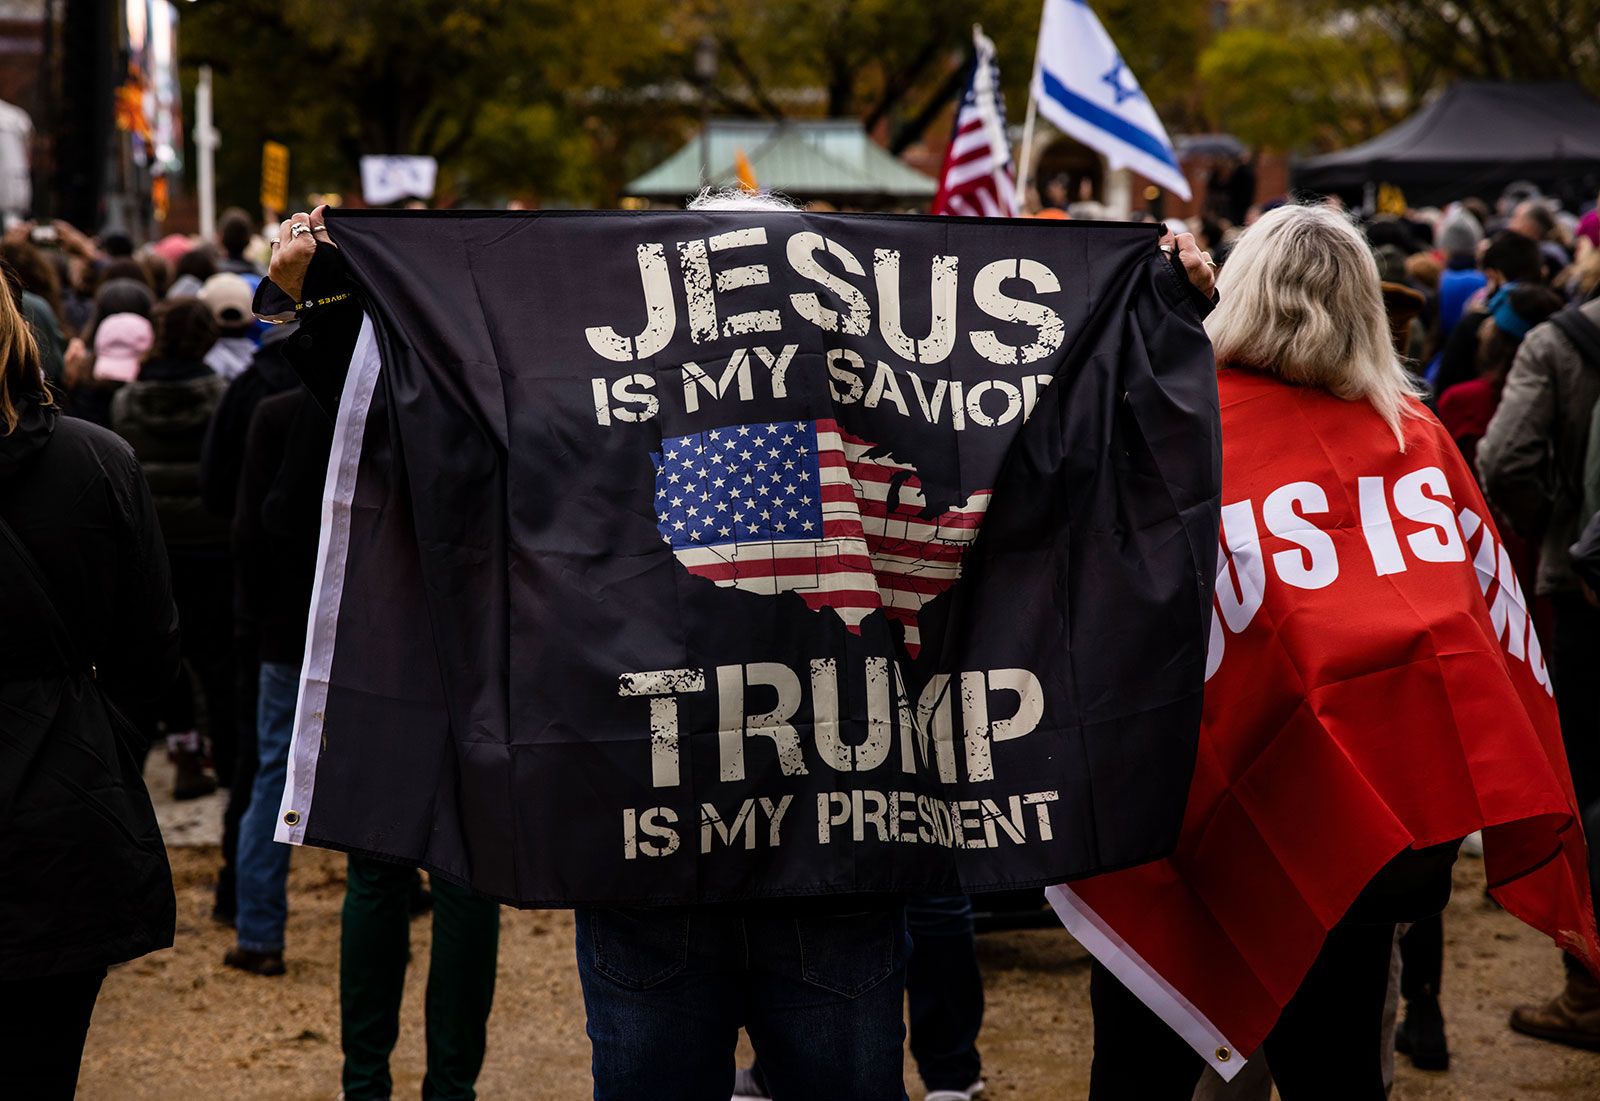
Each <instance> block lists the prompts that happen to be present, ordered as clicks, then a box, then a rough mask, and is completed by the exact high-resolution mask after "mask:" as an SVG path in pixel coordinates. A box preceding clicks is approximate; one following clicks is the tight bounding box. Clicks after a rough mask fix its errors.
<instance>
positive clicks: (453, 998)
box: [339, 856, 500, 1101]
mask: <svg viewBox="0 0 1600 1101" xmlns="http://www.w3.org/2000/svg"><path fill="white" fill-rule="evenodd" d="M415 878H416V872H415V871H413V870H412V869H411V868H407V867H403V866H401V865H398V864H389V863H385V862H384V861H381V860H371V859H368V858H366V857H361V856H352V857H350V871H349V879H348V885H347V887H346V889H345V896H344V923H343V930H342V935H341V943H340V953H339V1021H340V1032H341V1042H342V1044H343V1047H344V1095H345V1097H346V1098H347V1099H348V1101H384V1099H387V1098H388V1097H389V1094H390V1090H391V1088H392V1083H391V1080H390V1077H389V1053H390V1052H391V1051H393V1050H394V1044H395V1039H396V1038H397V1037H398V1036H399V1034H400V998H401V995H402V994H403V993H404V991H405V979H406V963H407V961H408V960H409V959H410V957H411V892H412V885H413V883H414V882H415ZM499 945H500V907H499V905H497V904H496V903H493V902H490V901H488V900H486V899H482V898H479V897H477V896H476V895H474V894H471V893H470V892H468V891H464V890H462V889H461V888H460V887H456V886H452V885H451V884H449V883H445V882H443V881H442V880H439V879H435V880H434V881H433V955H432V959H431V960H430V961H429V964H428V995H427V1030H428V1033H427V1034H428V1074H427V1077H426V1078H424V1079H423V1082H422V1096H423V1098H424V1099H425V1101H473V1099H474V1098H475V1097H476V1096H477V1092H476V1090H475V1089H474V1088H473V1085H474V1083H475V1082H476V1081H477V1079H478V1071H479V1070H480V1069H482V1067H483V1050H484V1044H485V1041H486V1038H487V1031H488V1023H489V1008H490V1006H492V1005H493V1004H494V968H495V957H496V954H497V952H498V950H499Z"/></svg>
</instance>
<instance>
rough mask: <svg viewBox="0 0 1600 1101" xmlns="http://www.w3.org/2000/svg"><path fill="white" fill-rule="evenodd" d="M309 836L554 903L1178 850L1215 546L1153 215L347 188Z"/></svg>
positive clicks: (1191, 369)
mask: <svg viewBox="0 0 1600 1101" xmlns="http://www.w3.org/2000/svg"><path fill="white" fill-rule="evenodd" d="M328 224H329V227H330V232H331V235H332V239H333V240H334V241H335V242H336V243H337V244H338V246H339V247H340V249H341V250H342V254H343V256H344V257H345V259H346V260H347V262H348V264H349V266H350V269H351V271H352V273H353V276H354V279H355V281H356V284H357V285H358V287H359V289H360V297H361V299H362V301H363V304H364V308H365V310H366V313H367V317H366V321H365V323H364V325H363V328H362V331H361V336H360V338H359V340H358V343H357V347H356V352H355V356H354V359H353V361H352V363H351V366H350V371H349V374H348V376H347V378H346V380H345V384H344V391H343V396H342V399H341V402H340V408H339V415H338V424H337V430H336V437H335V442H334V448H333V456H332V459H331V461H330V467H329V476H328V482H327V489H326V493H325V501H324V529H323V536H322V546H321V551H320V555H319V562H318V575H317V583H316V592H315V595H314V598H313V609H312V617H311V629H310V635H309V639H308V646H307V657H306V662H305V668H304V673H303V678H302V686H301V695H300V704H299V710H298V715H297V718H296V727H295V740H294V746H293V749H292V752H291V760H290V772H289V780H288V785H287V788H286V792H285V797H284V804H283V811H282V814H281V819H280V827H279V832H278V836H279V839H280V840H283V841H289V842H294V843H307V844H314V845H325V846H330V847H333V848H338V849H345V850H349V851H354V852H361V853H368V854H375V855H379V856H384V857H389V858H394V859H399V860H404V861H408V862H414V863H418V864H421V865H423V866H425V867H427V868H428V869H430V870H431V871H433V872H435V873H437V874H440V875H443V876H444V877H446V878H447V879H450V880H455V881H458V882H461V883H464V884H467V885H469V886H471V887H472V888H474V889H475V890H477V891H479V892H481V893H483V894H485V895H488V896H491V897H494V898H498V899H501V900H504V901H506V902H510V903H513V904H518V905H524V906H562V905H572V904H580V903H582V904H590V903H616V904H648V903H691V902H706V901H717V900H733V899H741V898H760V897H776V896H785V895H814V894H828V893H835V892H901V891H955V890H963V891H982V890H991V889H1001V888H1009V887H1022V886H1031V885H1038V884H1049V883H1058V882H1061V881H1063V880H1067V879H1071V878H1074V877H1078V876H1083V875H1087V874H1091V873H1095V872H1100V871H1104V870H1107V869H1111V868H1117V867H1121V866H1125V865H1130V864H1136V863H1140V862H1143V861H1146V860H1150V859H1153V858H1156V857H1159V856H1162V855H1164V854H1166V853H1167V852H1168V851H1170V849H1171V847H1172V845H1173V843H1174V841H1175V838H1176V835H1177V830H1178V826H1179V823H1180V821H1181V818H1182V815H1183V809H1184V802H1185V798H1186V794H1187V791H1188V786H1189V780H1190V776H1191V773H1192V771H1193V768H1194V758H1195V739H1196V732H1197V728H1198V723H1199V717H1200V699H1201V689H1202V684H1203V680H1204V676H1205V642H1206V633H1207V631H1208V629H1209V624H1210V607H1211V586H1212V581H1213V578H1214V576H1215V574H1214V570H1215V557H1216V549H1217V524H1218V499H1219V491H1220V456H1219V446H1218V427H1217V423H1218V416H1217V389H1216V378H1215V373H1214V368H1213V364H1212V359H1211V350H1210V345H1209V343H1208V342H1207V340H1206V338H1205V334H1204V332H1203V330H1202V328H1201V325H1200V321H1199V317H1198V314H1197V312H1196V309H1195V306H1194V303H1193V301H1192V300H1191V296H1192V293H1193V292H1192V291H1191V290H1190V289H1189V288H1188V286H1187V285H1186V284H1185V283H1184V282H1183V280H1182V278H1181V275H1180V274H1178V273H1177V272H1176V271H1175V270H1174V268H1173V266H1172V264H1171V262H1170V261H1169V260H1168V259H1167V258H1166V257H1164V256H1163V254H1162V253H1161V252H1160V250H1158V249H1157V247H1156V239H1157V230H1156V228H1155V227H1154V226H1149V225H1127V224H1113V223H1098V224H1080V223H1076V222H1070V223H1062V222H1039V221H1029V220H999V219H996V220H978V219H971V220H967V219H955V218H930V217H910V216H868V215H820V214H810V213H800V212H795V213H786V212H781V211H761V212H734V211H717V212H688V213H675V212H674V213H650V214H632V213H622V212H607V213H594V212H584V213H576V212H573V213H566V212H562V213H542V214H525V213H515V214H511V213H490V212H482V213H478V212H462V213H442V212H421V213H416V212H405V213H399V212H343V211H334V212H332V213H330V215H329V217H328Z"/></svg>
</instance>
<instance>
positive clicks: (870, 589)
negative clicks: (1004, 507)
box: [655, 420, 989, 657]
mask: <svg viewBox="0 0 1600 1101" xmlns="http://www.w3.org/2000/svg"><path fill="white" fill-rule="evenodd" d="M655 460H656V496H655V501H656V525H657V527H658V528H659V529H660V531H661V537H662V539H663V541H665V542H666V543H667V544H668V545H669V546H671V547H672V552H673V554H674V556H676V558H677V560H678V561H679V562H680V563H681V564H682V565H683V567H684V568H685V569H687V570H688V571H689V572H690V573H691V574H694V575H695V576H696V577H703V578H705V579H706V580H708V581H712V582H714V583H716V584H717V585H721V586H725V587H734V588H739V589H743V590H746V591H748V592H754V593H765V594H769V595H774V596H775V595H777V594H778V593H786V592H792V593H794V594H796V595H797V596H799V597H800V598H801V599H802V600H804V601H805V604H806V606H807V607H808V608H810V609H811V610H812V611H821V610H822V609H824V608H829V609H832V610H833V611H834V613H835V614H837V615H838V616H839V618H840V619H841V620H843V622H844V624H845V626H846V627H847V628H848V629H849V630H850V631H852V632H853V633H857V634H859V633H860V630H861V623H862V621H863V620H865V619H866V618H867V616H869V615H871V614H872V613H873V612H875V611H882V612H883V613H884V614H885V615H886V616H887V617H888V618H889V619H890V620H891V621H893V622H895V623H898V624H900V626H901V627H902V629H903V631H904V639H905V648H906V652H907V653H908V654H909V655H910V656H911V657H916V655H917V653H918V651H919V650H920V648H921V634H920V632H919V630H918V627H917V613H918V612H919V611H920V610H921V608H922V606H923V605H924V604H926V603H927V602H928V601H929V600H932V599H933V598H934V597H935V596H937V595H938V594H939V593H941V592H943V591H944V590H945V589H948V588H949V587H950V586H951V585H952V584H953V583H954V582H955V580H956V578H958V577H959V576H960V575H961V557H962V555H963V554H964V553H965V552H966V550H967V548H968V547H969V546H971V544H972V541H973V540H974V539H975V538H977V534H978V527H979V524H980V523H981V522H982V519H983V513H984V510H985V509H986V508H987V507H988V504H989V492H988V491H987V490H984V491H981V492H977V493H974V494H972V495H971V496H970V497H968V498H967V500H966V501H965V502H963V503H962V504H960V505H958V506H957V507H955V508H952V509H949V510H946V511H943V512H939V513H935V514H933V515H929V512H928V506H927V501H926V500H925V499H924V497H923V493H922V482H921V480H920V479H919V478H918V476H917V472H916V470H915V469H914V468H912V467H911V466H910V465H908V464H906V463H903V462H900V461H898V460H896V459H894V458H893V457H892V456H890V455H888V454H887V453H885V451H884V449H882V448H880V447H877V446H876V445H874V444H873V443H871V442H869V441H867V440H863V439H859V438H857V437H855V436H853V435H851V434H850V433H848V432H846V431H844V430H843V429H841V428H840V427H839V425H838V423H837V422H835V421H833V420H817V421H773V422H764V423H758V424H739V425H730V426H728V427H725V428H713V429H710V430H709V431H705V432H697V433H694V434H692V435H687V436H671V437H668V438H666V439H664V440H663V441H662V450H661V453H660V454H658V455H657V456H655Z"/></svg>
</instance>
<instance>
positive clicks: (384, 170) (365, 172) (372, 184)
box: [361, 156, 439, 206]
mask: <svg viewBox="0 0 1600 1101" xmlns="http://www.w3.org/2000/svg"><path fill="white" fill-rule="evenodd" d="M438 176H439V162H438V161H436V160H434V159H433V158H432V157H399V156H385V157H362V158H361V197H362V199H364V200H365V201H366V202H367V204H368V205H369V206H384V205H385V204H388V203H397V202H399V201H400V200H401V199H431V198H433V186H434V182H435V181H436V180H437V179H438Z"/></svg>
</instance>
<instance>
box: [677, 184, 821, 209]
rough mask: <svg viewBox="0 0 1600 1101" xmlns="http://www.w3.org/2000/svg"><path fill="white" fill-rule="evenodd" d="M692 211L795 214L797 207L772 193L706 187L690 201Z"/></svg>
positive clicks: (736, 188) (735, 188) (739, 188)
mask: <svg viewBox="0 0 1600 1101" xmlns="http://www.w3.org/2000/svg"><path fill="white" fill-rule="evenodd" d="M689 209H690V210H753V211H770V212H772V213H784V212H786V211H787V212H793V211H796V210H798V209H800V208H799V207H797V206H795V205H794V204H793V203H791V202H790V201H789V200H788V199H785V198H784V197H783V196H782V195H774V194H773V193H772V192H770V191H746V190H745V189H744V188H742V187H725V188H722V189H721V190H717V189H716V188H710V187H704V188H701V189H700V194H698V195H696V196H695V197H694V198H692V199H690V200H689Z"/></svg>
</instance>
